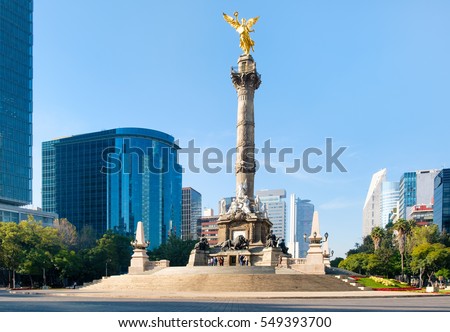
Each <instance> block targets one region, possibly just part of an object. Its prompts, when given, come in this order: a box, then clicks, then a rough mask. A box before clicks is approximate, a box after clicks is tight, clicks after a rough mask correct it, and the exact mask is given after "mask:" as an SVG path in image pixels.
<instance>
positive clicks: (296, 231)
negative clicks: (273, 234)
mask: <svg viewBox="0 0 450 332" xmlns="http://www.w3.org/2000/svg"><path fill="white" fill-rule="evenodd" d="M310 202H311V201H310V200H308V199H300V198H296V197H295V194H291V197H290V217H289V219H290V221H289V244H288V247H289V251H290V253H291V254H292V257H293V258H304V257H306V254H307V251H308V249H309V243H306V242H305V241H304V238H303V234H308V236H309V234H310V233H311V227H312V220H313V215H314V205H313V204H312V203H310Z"/></svg>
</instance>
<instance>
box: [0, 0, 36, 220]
mask: <svg viewBox="0 0 450 332" xmlns="http://www.w3.org/2000/svg"><path fill="white" fill-rule="evenodd" d="M32 46H33V1H32V0H15V1H11V0H0V203H1V204H5V205H11V206H22V205H27V204H30V203H31V200H32V195H31V181H32V160H31V158H32V155H31V150H32V110H33V107H32V78H33V56H32ZM17 212H18V211H17Z"/></svg>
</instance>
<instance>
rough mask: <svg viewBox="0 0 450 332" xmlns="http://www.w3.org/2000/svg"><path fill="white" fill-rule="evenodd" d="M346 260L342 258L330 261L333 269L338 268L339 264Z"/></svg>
mask: <svg viewBox="0 0 450 332" xmlns="http://www.w3.org/2000/svg"><path fill="white" fill-rule="evenodd" d="M343 260H344V258H342V257H336V258H335V259H333V260H332V261H330V265H331V266H332V267H338V266H339V263H340V262H342V261H343Z"/></svg>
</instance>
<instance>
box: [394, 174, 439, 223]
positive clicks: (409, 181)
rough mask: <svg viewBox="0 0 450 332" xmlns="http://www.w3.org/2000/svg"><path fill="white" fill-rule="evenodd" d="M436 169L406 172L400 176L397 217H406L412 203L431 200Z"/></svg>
mask: <svg viewBox="0 0 450 332" xmlns="http://www.w3.org/2000/svg"><path fill="white" fill-rule="evenodd" d="M438 173H439V170H437V169H431V170H422V171H415V172H406V173H404V174H403V175H402V177H401V178H400V189H399V190H400V195H399V218H400V219H407V218H408V216H409V215H410V214H411V210H412V208H413V206H414V205H422V204H425V205H428V204H431V202H432V201H433V195H434V178H435V177H436V175H437V174H438Z"/></svg>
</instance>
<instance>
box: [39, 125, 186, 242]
mask: <svg viewBox="0 0 450 332" xmlns="http://www.w3.org/2000/svg"><path fill="white" fill-rule="evenodd" d="M177 149H179V148H178V146H177V145H176V144H175V143H174V139H173V137H172V136H170V135H167V134H165V133H162V132H159V131H155V130H150V129H141V128H119V129H113V130H107V131H102V132H97V133H91V134H85V135H78V136H73V137H69V138H63V139H58V140H53V141H48V142H44V143H43V149H42V151H43V155H42V161H43V170H42V177H43V185H42V195H43V196H42V203H43V208H44V210H45V211H49V212H56V213H58V214H59V216H60V218H67V219H68V220H69V221H70V222H72V223H73V224H74V225H75V226H77V228H78V229H80V228H83V227H84V226H86V225H90V226H92V227H93V228H94V230H95V232H96V233H97V236H101V235H102V234H103V233H104V232H105V231H106V230H107V229H113V230H116V231H118V232H122V233H134V232H135V230H136V224H137V222H138V221H142V222H143V224H144V229H145V236H146V239H147V240H149V241H150V246H151V247H157V246H159V245H160V244H161V243H163V242H165V240H166V238H167V236H168V235H169V233H175V234H176V235H178V236H179V235H180V234H181V174H182V173H181V166H180V165H179V164H178V160H177Z"/></svg>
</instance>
